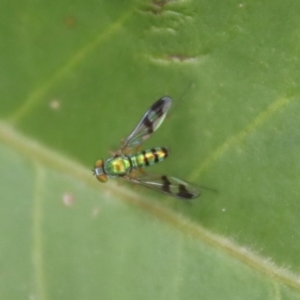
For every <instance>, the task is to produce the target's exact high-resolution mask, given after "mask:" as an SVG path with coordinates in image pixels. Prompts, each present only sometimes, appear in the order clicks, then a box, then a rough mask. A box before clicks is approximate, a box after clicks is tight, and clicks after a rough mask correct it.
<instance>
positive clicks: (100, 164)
mask: <svg viewBox="0 0 300 300" xmlns="http://www.w3.org/2000/svg"><path fill="white" fill-rule="evenodd" d="M103 165H104V162H103V160H102V159H99V160H97V161H96V163H95V169H96V168H103Z"/></svg>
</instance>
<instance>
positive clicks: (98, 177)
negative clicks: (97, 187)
mask: <svg viewBox="0 0 300 300" xmlns="http://www.w3.org/2000/svg"><path fill="white" fill-rule="evenodd" d="M96 178H97V179H98V180H99V181H100V182H106V181H107V176H106V175H105V174H101V175H96Z"/></svg>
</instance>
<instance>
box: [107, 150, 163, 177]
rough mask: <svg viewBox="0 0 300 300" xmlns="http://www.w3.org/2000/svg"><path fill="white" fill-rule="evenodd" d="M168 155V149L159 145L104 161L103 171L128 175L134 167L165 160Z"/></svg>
mask: <svg viewBox="0 0 300 300" xmlns="http://www.w3.org/2000/svg"><path fill="white" fill-rule="evenodd" d="M167 156H168V150H167V149H166V148H163V147H157V148H153V149H149V150H146V151H142V152H139V153H136V154H132V155H119V156H116V157H112V158H109V159H107V160H106V161H105V162H104V166H103V171H104V173H105V174H106V175H108V176H115V177H121V176H124V175H128V174H129V173H130V172H131V171H132V170H134V169H140V168H144V167H147V166H151V165H154V164H156V163H158V162H161V161H163V160H164V159H165V158H166V157H167Z"/></svg>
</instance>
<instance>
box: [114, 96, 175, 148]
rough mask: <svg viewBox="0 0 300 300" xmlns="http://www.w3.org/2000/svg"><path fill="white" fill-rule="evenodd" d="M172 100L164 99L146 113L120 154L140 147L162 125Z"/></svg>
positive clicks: (125, 142) (126, 140)
mask: <svg viewBox="0 0 300 300" xmlns="http://www.w3.org/2000/svg"><path fill="white" fill-rule="evenodd" d="M171 103H172V99H171V98H169V97H163V98H160V99H158V100H157V101H156V102H155V103H154V104H153V105H152V106H151V107H150V108H149V109H148V110H147V112H146V113H145V115H144V116H143V118H142V119H141V121H140V122H139V123H138V125H137V126H136V127H135V128H134V130H133V131H132V132H131V133H130V135H129V136H128V137H127V138H126V139H125V140H124V141H123V143H122V146H121V148H120V150H119V152H123V151H124V149H126V148H127V149H129V148H135V147H138V146H140V145H141V144H142V143H143V142H144V141H145V140H146V139H147V138H149V137H150V136H151V134H152V133H153V132H155V130H156V129H157V128H158V127H159V126H160V125H161V124H162V122H163V121H164V119H165V117H166V114H167V112H168V110H169V108H170V106H171Z"/></svg>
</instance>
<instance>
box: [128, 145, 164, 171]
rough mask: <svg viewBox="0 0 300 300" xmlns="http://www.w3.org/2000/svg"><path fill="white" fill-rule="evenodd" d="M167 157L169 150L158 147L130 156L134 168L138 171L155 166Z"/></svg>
mask: <svg viewBox="0 0 300 300" xmlns="http://www.w3.org/2000/svg"><path fill="white" fill-rule="evenodd" d="M167 157H168V150H167V149H166V148H164V147H157V148H153V149H149V150H145V151H142V152H139V153H137V154H134V155H130V156H129V159H130V160H131V163H132V168H134V169H136V168H143V167H147V166H151V165H154V164H156V163H158V162H161V161H163V160H164V159H166V158H167Z"/></svg>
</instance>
